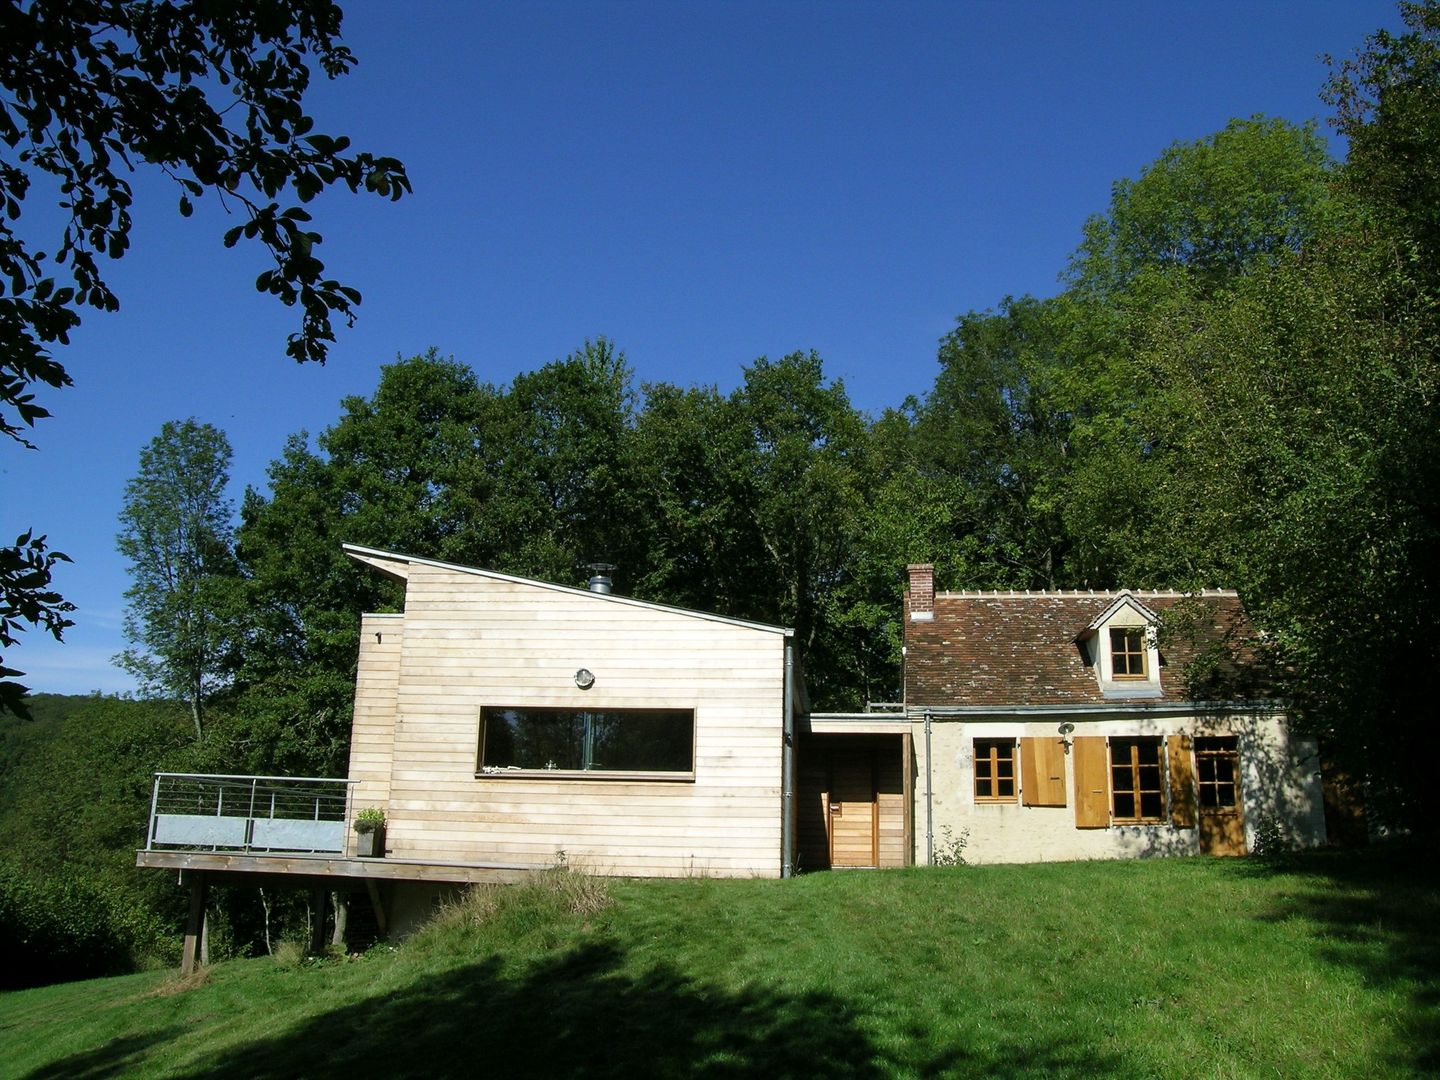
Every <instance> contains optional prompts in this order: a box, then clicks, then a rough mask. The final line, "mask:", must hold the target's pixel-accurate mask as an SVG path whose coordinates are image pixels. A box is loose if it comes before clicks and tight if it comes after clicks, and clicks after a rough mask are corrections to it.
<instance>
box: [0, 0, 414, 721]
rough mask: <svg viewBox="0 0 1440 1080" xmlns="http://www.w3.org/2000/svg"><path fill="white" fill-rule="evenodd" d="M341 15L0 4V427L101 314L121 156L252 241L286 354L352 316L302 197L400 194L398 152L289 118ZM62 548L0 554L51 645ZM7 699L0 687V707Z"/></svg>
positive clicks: (333, 10) (330, 57) (24, 409)
mask: <svg viewBox="0 0 1440 1080" xmlns="http://www.w3.org/2000/svg"><path fill="white" fill-rule="evenodd" d="M341 19H342V14H341V11H340V8H339V6H338V5H336V4H335V3H333V2H332V0H265V2H263V3H255V4H215V3H209V2H207V0H169V2H166V3H153V2H151V0H83V2H72V0H0V435H6V436H9V437H11V438H13V439H15V440H16V441H18V442H19V443H21V444H22V445H24V446H27V447H30V446H32V444H31V443H30V442H29V440H28V438H27V437H26V432H27V431H28V430H29V429H30V428H31V427H33V425H34V424H35V422H36V421H37V420H39V419H41V418H43V417H46V416H48V415H49V412H48V410H47V409H46V408H45V407H44V406H42V405H40V404H39V403H38V402H37V401H36V398H35V388H36V387H37V386H49V387H52V388H56V389H59V388H62V387H66V386H69V385H70V381H71V380H70V376H69V375H68V374H67V373H66V371H65V367H64V365H63V364H62V363H61V362H60V361H59V360H58V359H56V357H55V356H54V355H53V354H52V349H53V348H54V347H55V346H56V345H65V344H68V342H69V335H70V332H71V331H72V330H74V329H75V327H76V326H78V325H79V323H80V313H81V311H82V310H84V309H85V308H93V309H96V310H101V311H114V310H116V309H118V307H119V304H120V301H119V298H118V297H117V296H116V295H115V293H114V292H113V291H112V290H111V289H110V287H109V285H108V284H107V282H106V280H105V276H104V273H103V271H102V267H103V264H104V262H105V260H110V259H118V258H121V257H122V256H123V255H124V254H125V253H126V251H127V250H128V249H129V246H130V233H131V227H132V224H133V222H132V218H131V213H130V208H131V204H132V201H133V196H132V188H131V184H130V180H129V179H128V176H129V174H131V173H133V172H135V171H136V170H138V169H141V168H147V169H149V170H151V171H154V172H156V173H158V174H160V175H163V176H165V177H168V178H169V179H170V180H172V181H173V182H174V183H175V185H176V194H177V196H178V207H179V212H180V213H181V214H182V215H183V216H185V217H189V216H190V215H191V213H192V212H193V208H194V200H196V199H198V198H200V197H202V196H203V195H205V194H206V193H207V192H208V193H211V194H214V195H215V196H216V197H217V198H218V200H219V202H220V204H221V206H222V207H223V208H224V210H225V211H226V212H227V213H232V214H233V213H238V214H239V215H240V217H241V220H240V221H239V223H238V224H235V225H233V226H231V227H230V228H228V229H227V230H226V231H225V233H224V238H223V239H224V243H225V245H226V246H227V247H233V246H234V245H235V244H237V243H238V242H239V241H240V240H241V239H245V240H249V241H254V242H256V243H258V244H259V245H260V246H261V247H262V248H263V249H264V251H265V252H266V255H267V257H268V259H269V262H270V265H269V267H268V268H267V269H265V270H264V271H262V272H261V274H260V275H259V277H258V278H257V279H256V282H255V286H256V288H257V289H258V290H259V291H261V292H265V293H269V294H271V295H273V296H275V297H277V298H278V299H279V300H280V301H281V302H282V303H284V304H286V305H287V306H295V305H298V306H299V307H300V312H301V315H300V327H299V329H298V330H297V331H295V332H294V333H293V334H291V335H290V339H289V343H288V345H287V348H286V351H287V352H288V353H289V355H290V356H292V357H293V358H294V359H296V360H297V361H307V360H314V361H319V362H322V363H323V362H324V359H325V355H326V350H327V343H329V342H331V341H333V340H334V331H333V328H332V318H333V317H337V316H338V317H339V318H342V319H344V320H346V322H347V323H349V322H353V320H354V308H355V305H357V304H358V303H359V302H360V293H359V292H358V291H357V290H355V289H354V288H352V287H350V286H348V285H344V284H342V283H341V282H339V281H337V280H335V279H334V278H330V277H327V276H325V265H324V263H323V262H322V261H321V260H320V258H319V257H318V255H317V252H316V249H317V247H318V246H319V244H320V243H321V236H320V234H319V233H318V232H316V231H314V230H313V229H312V228H311V227H310V222H311V217H310V214H309V212H308V211H307V210H306V209H305V208H304V206H303V205H302V204H305V203H308V202H310V201H311V200H312V199H314V197H315V196H316V195H318V194H319V193H320V192H321V191H323V190H325V189H326V188H328V187H330V186H332V185H335V184H341V185H344V186H345V187H347V188H349V189H350V190H351V191H352V192H358V191H361V190H364V191H367V192H372V193H374V194H377V195H380V196H382V197H385V198H389V199H398V198H400V197H401V196H402V195H404V194H405V193H407V192H409V191H410V180H409V177H408V176H407V175H406V173H405V168H404V166H403V165H402V164H401V163H400V162H398V161H396V160H395V159H394V158H389V157H382V156H376V155H374V154H370V153H366V152H352V151H351V148H350V141H349V139H347V138H345V137H344V136H334V135H326V134H323V133H321V132H318V131H316V130H315V123H314V120H313V119H312V118H311V117H310V116H309V115H307V114H306V112H305V110H304V107H303V99H304V95H305V93H306V91H307V90H308V89H309V86H310V80H311V78H312V77H313V75H314V73H315V71H316V70H317V69H318V70H319V71H320V72H323V73H324V75H325V76H326V77H327V78H332V79H333V78H337V77H339V76H341V75H343V74H345V73H346V72H347V71H349V69H350V67H351V66H352V65H353V64H354V62H355V58H354V56H353V54H352V53H351V52H350V50H349V49H348V48H347V47H346V46H345V45H343V44H341V43H340V40H339V36H340V25H341ZM37 181H38V182H39V183H38V185H37ZM32 188H36V190H37V191H38V192H40V193H41V195H42V197H54V195H58V198H57V199H56V202H57V205H58V207H59V210H60V212H61V217H62V220H63V222H64V224H63V225H62V226H61V228H60V230H59V235H58V236H55V237H52V238H49V240H46V239H40V238H37V237H35V236H33V235H28V234H26V233H25V232H24V231H23V230H22V228H21V222H20V219H21V212H22V210H23V208H24V204H25V201H26V199H27V197H29V196H30V195H31V194H32ZM52 193H53V194H52ZM26 535H27V536H29V535H31V534H29V533H27V534H26ZM63 558H64V556H63V555H59V554H58V553H55V552H50V553H48V554H45V555H42V556H40V557H39V558H38V559H37V557H36V549H35V548H34V546H33V544H31V543H29V542H27V543H21V544H16V545H13V546H10V547H3V548H0V564H4V565H5V566H6V567H8V568H9V569H7V570H6V572H5V574H4V575H3V576H0V588H3V590H4V591H3V592H0V604H3V610H4V611H6V612H10V613H13V614H18V615H19V617H20V621H21V622H24V623H27V624H30V625H39V626H41V627H42V628H44V629H46V630H48V631H50V632H51V633H52V634H55V635H56V636H57V637H58V636H59V631H60V630H61V629H63V626H64V625H65V624H66V623H67V619H66V618H65V613H66V612H68V611H69V610H72V609H71V608H70V607H69V606H68V605H66V604H65V603H64V601H63V600H62V599H61V598H60V597H59V596H58V594H56V593H55V592H54V590H53V589H51V588H50V576H49V571H50V569H51V567H52V565H53V563H54V562H55V561H56V560H57V559H63ZM16 567H23V568H24V570H23V572H24V575H25V579H24V580H25V584H23V585H15V584H13V577H12V573H13V571H14V568H16ZM12 587H13V588H16V589H18V591H16V592H13V593H12V591H11V589H12ZM20 628H22V627H21V626H20V623H19V622H16V623H13V624H12V625H11V628H10V630H8V631H7V633H6V640H5V642H4V644H5V646H6V647H7V648H8V647H9V646H10V645H13V644H14V643H15V640H16V639H15V638H14V636H13V630H15V629H20ZM15 674H18V672H16V673H15ZM3 685H14V684H8V683H7V684H3ZM16 700H17V698H16V696H15V694H14V693H11V692H8V691H4V690H3V689H0V711H3V710H4V709H6V708H13V707H14V706H15V703H16Z"/></svg>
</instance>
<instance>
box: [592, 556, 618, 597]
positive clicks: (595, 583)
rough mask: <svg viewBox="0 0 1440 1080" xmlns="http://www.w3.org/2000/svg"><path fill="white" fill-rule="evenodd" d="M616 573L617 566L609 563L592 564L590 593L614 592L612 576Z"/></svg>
mask: <svg viewBox="0 0 1440 1080" xmlns="http://www.w3.org/2000/svg"><path fill="white" fill-rule="evenodd" d="M614 572H615V565H614V564H613V563H608V562H592V563H591V564H590V575H591V576H590V591H591V592H598V593H607V594H608V593H610V592H612V591H613V585H614V583H613V582H612V581H611V580H610V575H611V574H613V573H614Z"/></svg>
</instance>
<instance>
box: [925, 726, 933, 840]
mask: <svg viewBox="0 0 1440 1080" xmlns="http://www.w3.org/2000/svg"><path fill="white" fill-rule="evenodd" d="M934 775H935V772H934V769H933V768H931V765H930V710H929V709H926V710H925V865H926V866H934V865H935V805H934V801H933V800H932V799H931V795H932V794H933V793H934V788H935V785H934Z"/></svg>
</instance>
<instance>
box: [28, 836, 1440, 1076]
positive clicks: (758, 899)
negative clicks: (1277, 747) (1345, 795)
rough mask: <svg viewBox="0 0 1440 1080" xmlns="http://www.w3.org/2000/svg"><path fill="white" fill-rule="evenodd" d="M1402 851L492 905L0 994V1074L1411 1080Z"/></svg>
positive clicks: (1407, 880)
mask: <svg viewBox="0 0 1440 1080" xmlns="http://www.w3.org/2000/svg"><path fill="white" fill-rule="evenodd" d="M1404 856H1405V853H1403V852H1401V853H1398V855H1397V854H1396V853H1388V854H1386V853H1381V854H1366V855H1364V856H1361V857H1358V858H1357V857H1354V856H1345V855H1338V854H1333V853H1321V854H1316V855H1312V856H1306V857H1304V858H1303V859H1301V860H1299V861H1297V862H1296V863H1294V864H1292V865H1291V866H1289V867H1285V868H1276V867H1267V866H1264V865H1260V864H1256V863H1255V862H1253V861H1230V862H1219V861H1210V860H1199V859H1190V860H1169V861H1157V862H1144V863H1142V862H1129V863H1081V864H1070V865H1050V866H1025V867H990V868H970V869H958V870H913V871H897V872H885V873H871V874H866V873H852V874H818V875H813V876H810V877H806V878H802V879H799V880H797V881H793V882H776V881H707V880H694V881H674V882H621V883H616V884H615V885H614V886H613V893H614V896H615V901H616V902H615V904H614V906H612V907H611V908H610V909H608V910H607V911H605V912H604V913H602V914H600V915H598V916H594V917H591V918H589V919H588V920H587V919H585V918H582V917H579V916H573V915H569V914H568V913H564V912H561V911H560V910H559V909H558V908H557V907H556V906H555V904H554V903H553V902H551V901H550V900H547V899H546V897H545V895H544V894H541V893H539V892H536V893H535V894H534V895H531V896H529V897H528V898H527V897H524V896H522V895H521V894H519V893H513V894H507V895H513V896H515V897H516V899H515V900H514V902H511V901H509V900H507V901H506V902H505V903H503V904H501V905H500V908H499V910H498V911H497V912H496V913H495V914H494V915H493V916H491V917H490V918H489V920H488V921H487V922H485V923H484V924H483V925H480V926H479V927H478V928H477V927H471V928H469V929H462V928H457V927H450V928H446V929H437V930H435V931H433V932H431V933H429V934H426V935H422V936H421V937H419V938H417V939H415V940H414V941H413V942H411V943H410V944H408V945H406V946H405V947H403V948H401V949H400V950H398V951H396V952H393V953H391V952H385V953H382V954H379V955H374V954H372V955H371V956H369V957H366V958H365V959H362V960H357V961H350V962H333V963H329V964H324V965H312V966H302V967H297V968H290V969H285V968H282V967H280V966H279V965H277V964H276V963H275V962H274V961H272V960H269V959H262V960H249V961H238V962H234V963H229V964H224V965H219V966H217V967H216V968H214V969H212V973H211V976H210V978H209V981H208V982H207V983H206V984H205V985H202V986H199V987H197V988H194V989H189V990H185V991H183V992H180V993H174V994H169V995H163V996H156V995H155V994H154V991H155V990H156V988H157V987H162V986H163V985H164V983H165V979H166V976H161V975H136V976H127V977H123V978H116V979H106V980H95V981H92V982H88V983H76V984H69V985H63V986H54V987H46V988H43V989H38V990H28V991H23V992H19V993H14V994H10V995H7V996H5V997H3V998H0V1074H5V1075H15V1076H37V1077H39V1076H50V1077H58V1076H75V1075H83V1076H101V1075H111V1074H119V1073H124V1074H127V1075H132V1074H139V1075H146V1074H156V1075H158V1074H163V1075H181V1076H202V1075H203V1076H236V1077H240V1076H245V1077H251V1076H256V1077H259V1076H294V1075H308V1076H315V1075H343V1074H345V1073H353V1074H358V1075H387V1074H410V1075H416V1074H424V1075H436V1076H442V1075H457V1076H458V1075H467V1076H468V1075H482V1076H488V1075H494V1076H515V1075H522V1076H523V1075H532V1076H540V1075H590V1076H635V1075H696V1074H699V1075H751V1074H754V1075H759V1074H764V1075H768V1076H781V1075H793V1076H801V1075H831V1076H854V1077H869V1076H882V1075H962V1076H997V1077H998V1076H1007V1077H1008V1076H1021V1075H1033V1076H1065V1075H1070V1076H1088V1075H1094V1074H1097V1073H1103V1074H1109V1075H1122V1076H1155V1075H1161V1074H1165V1075H1179V1076H1207V1077H1228V1076H1258V1075H1269V1076H1274V1075H1284V1076H1304V1075H1317V1076H1319V1075H1323V1076H1380V1075H1384V1076H1394V1075H1404V1074H1407V1073H1414V1074H1423V1073H1427V1072H1433V1071H1434V1070H1436V1069H1440V1030H1437V1012H1436V1010H1437V998H1440V945H1437V934H1436V931H1435V929H1434V928H1435V927H1436V926H1437V925H1440V888H1437V880H1436V878H1435V876H1434V874H1433V872H1428V873H1427V874H1425V875H1424V876H1417V875H1416V871H1414V869H1413V866H1414V864H1415V862H1416V861H1418V853H1416V858H1410V859H1407V858H1405V857H1404Z"/></svg>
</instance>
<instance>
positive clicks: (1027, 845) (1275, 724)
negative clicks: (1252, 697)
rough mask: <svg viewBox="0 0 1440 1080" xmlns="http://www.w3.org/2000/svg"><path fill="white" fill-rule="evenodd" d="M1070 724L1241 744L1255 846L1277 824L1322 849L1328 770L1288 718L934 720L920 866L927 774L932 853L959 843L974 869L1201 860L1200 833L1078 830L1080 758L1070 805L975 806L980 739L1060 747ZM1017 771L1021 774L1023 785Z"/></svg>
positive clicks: (1083, 730)
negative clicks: (1262, 830) (1162, 857)
mask: <svg viewBox="0 0 1440 1080" xmlns="http://www.w3.org/2000/svg"><path fill="white" fill-rule="evenodd" d="M1067 720H1068V721H1069V722H1071V723H1073V724H1074V725H1075V730H1074V732H1073V734H1071V735H1070V738H1071V739H1072V740H1073V739H1074V738H1075V737H1076V736H1116V737H1126V736H1137V735H1141V736H1162V737H1164V736H1170V735H1182V734H1184V735H1191V736H1214V735H1221V736H1223V735H1234V736H1236V737H1237V742H1238V750H1239V757H1240V770H1241V800H1242V804H1243V808H1244V819H1245V837H1246V844H1247V847H1249V846H1253V843H1254V837H1255V830H1256V828H1257V826H1259V825H1260V824H1261V823H1262V822H1265V821H1274V822H1276V823H1278V824H1279V825H1280V827H1281V828H1282V829H1283V830H1284V833H1285V836H1286V838H1287V839H1288V841H1289V842H1291V843H1293V844H1295V845H1298V846H1311V845H1315V844H1320V843H1323V842H1324V839H1325V817H1324V807H1323V802H1322V798H1321V790H1320V764H1319V757H1318V753H1317V750H1316V746H1315V743H1314V740H1313V739H1309V738H1305V737H1298V736H1294V735H1292V734H1290V733H1289V731H1288V730H1287V727H1286V725H1285V723H1284V721H1283V718H1280V717H1278V716H1273V715H1254V716H1251V715H1216V714H1211V713H1206V714H1203V715H1195V714H1189V713H1182V712H1176V713H1171V714H1168V715H1167V714H1160V715H1144V716H1141V717H1135V716H1129V717H1123V718H1112V719H1102V720H1097V719H1094V718H1093V714H1088V715H1087V714H1080V715H1074V716H1061V715H1047V716H1046V717H1045V718H1044V719H1043V720H1036V719H1020V718H1018V717H1012V718H1009V719H986V720H964V721H961V720H956V719H953V718H932V723H931V732H930V746H931V753H932V754H933V759H934V765H933V770H929V769H927V762H926V757H925V754H926V751H925V730H924V724H923V722H921V721H918V720H917V721H916V722H915V724H914V725H913V728H912V731H913V738H912V745H913V746H914V752H915V766H916V772H915V818H914V820H915V831H914V838H915V861H916V863H917V864H921V865H923V864H924V863H925V861H926V826H925V823H926V808H925V795H926V783H927V774H928V775H929V776H930V778H931V783H932V784H933V793H932V803H931V813H932V815H933V822H934V826H933V828H934V844H935V847H936V850H937V851H938V850H940V849H941V848H942V847H943V846H944V844H945V842H946V839H947V837H946V834H945V831H944V830H945V829H947V828H948V829H949V830H950V836H951V837H956V838H958V837H962V836H964V837H966V839H967V845H966V847H965V849H964V852H963V854H964V857H965V859H966V861H967V862H969V863H973V864H983V863H1002V862H1052V861H1063V860H1074V859H1111V858H1124V857H1133V856H1144V855H1159V854H1166V855H1169V854H1175V855H1184V854H1196V853H1198V851H1199V839H1198V829H1197V828H1194V827H1191V828H1178V827H1175V826H1172V825H1170V824H1168V823H1167V824H1156V825H1150V824H1146V825H1114V824H1112V825H1110V826H1109V827H1107V828H1088V829H1082V828H1077V827H1076V823H1075V792H1076V786H1075V764H1074V754H1073V753H1067V754H1066V755H1065V792H1066V805H1065V806H1054V807H1051V806H1025V805H1023V802H1022V801H1019V800H1017V801H1016V802H1013V803H987V802H977V801H976V799H975V764H974V752H973V745H974V740H975V739H1015V740H1017V741H1018V740H1019V739H1021V738H1024V737H1037V738H1048V739H1055V738H1056V737H1057V731H1058V727H1059V725H1060V724H1061V723H1062V722H1065V721H1067ZM1018 775H1019V770H1018V769H1017V781H1018Z"/></svg>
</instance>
